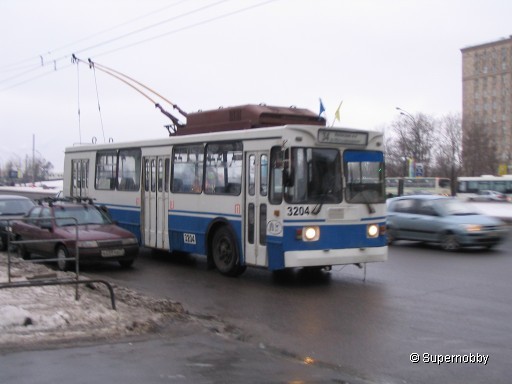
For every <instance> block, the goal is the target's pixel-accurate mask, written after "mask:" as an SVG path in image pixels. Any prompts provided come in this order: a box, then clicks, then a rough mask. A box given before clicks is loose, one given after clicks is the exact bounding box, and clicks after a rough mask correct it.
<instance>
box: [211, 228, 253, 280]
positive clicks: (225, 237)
mask: <svg viewBox="0 0 512 384" xmlns="http://www.w3.org/2000/svg"><path fill="white" fill-rule="evenodd" d="M212 258H213V262H214V264H215V267H216V268H217V269H218V270H219V272H220V273H222V274H223V275H226V276H238V275H239V274H241V273H242V272H243V271H244V270H245V268H243V267H240V256H239V254H238V248H237V246H236V241H235V236H234V235H233V232H232V231H231V230H230V229H229V228H227V227H222V228H220V229H218V230H217V231H216V232H215V234H214V235H213V242H212Z"/></svg>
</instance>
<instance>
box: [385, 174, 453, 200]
mask: <svg viewBox="0 0 512 384" xmlns="http://www.w3.org/2000/svg"><path fill="white" fill-rule="evenodd" d="M400 184H402V186H401V185H400ZM401 190H402V192H400V191H401ZM386 194H387V196H388V197H394V196H400V195H417V194H429V195H444V196H450V195H451V181H450V179H448V178H445V177H387V178H386Z"/></svg>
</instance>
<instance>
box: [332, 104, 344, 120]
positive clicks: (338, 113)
mask: <svg viewBox="0 0 512 384" xmlns="http://www.w3.org/2000/svg"><path fill="white" fill-rule="evenodd" d="M341 104H343V100H342V101H341V103H340V105H338V109H336V112H334V121H336V120H338V121H341V120H340V108H341Z"/></svg>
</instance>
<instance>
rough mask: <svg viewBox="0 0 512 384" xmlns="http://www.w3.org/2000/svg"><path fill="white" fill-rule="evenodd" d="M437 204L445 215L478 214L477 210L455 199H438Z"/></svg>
mask: <svg viewBox="0 0 512 384" xmlns="http://www.w3.org/2000/svg"><path fill="white" fill-rule="evenodd" d="M436 204H437V206H438V207H439V209H440V210H441V212H442V213H443V215H445V216H465V215H478V214H479V213H478V212H475V210H474V209H473V208H472V207H471V206H470V205H468V204H465V203H463V202H461V201H459V200H456V199H439V200H438V201H437V203H436Z"/></svg>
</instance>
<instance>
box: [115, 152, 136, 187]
mask: <svg viewBox="0 0 512 384" xmlns="http://www.w3.org/2000/svg"><path fill="white" fill-rule="evenodd" d="M140 161H141V151H140V149H121V150H119V171H118V175H117V177H118V178H117V183H118V184H117V189H118V190H120V191H138V190H139V188H140Z"/></svg>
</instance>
